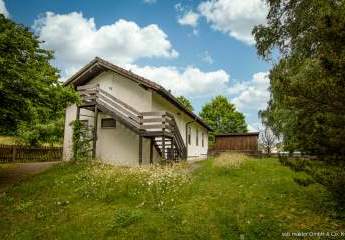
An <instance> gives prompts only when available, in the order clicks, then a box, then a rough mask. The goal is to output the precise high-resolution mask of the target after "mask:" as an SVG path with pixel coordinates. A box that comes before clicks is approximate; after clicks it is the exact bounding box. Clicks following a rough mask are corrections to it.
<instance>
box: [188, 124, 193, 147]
mask: <svg viewBox="0 0 345 240" xmlns="http://www.w3.org/2000/svg"><path fill="white" fill-rule="evenodd" d="M191 135H192V129H191V127H188V128H187V139H188V144H189V145H190V144H191Z"/></svg>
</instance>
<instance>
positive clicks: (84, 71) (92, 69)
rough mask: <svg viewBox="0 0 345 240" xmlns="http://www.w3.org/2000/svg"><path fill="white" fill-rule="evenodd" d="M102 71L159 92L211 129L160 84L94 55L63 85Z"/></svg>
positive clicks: (93, 75)
mask: <svg viewBox="0 0 345 240" xmlns="http://www.w3.org/2000/svg"><path fill="white" fill-rule="evenodd" d="M104 71H113V72H115V73H117V74H119V75H122V76H124V77H126V78H129V79H130V80H132V81H134V82H136V83H138V84H139V85H140V86H142V87H145V88H149V89H152V90H153V91H155V92H157V93H158V94H160V95H161V96H162V97H164V98H165V99H167V100H168V101H169V102H170V103H172V104H173V105H175V106H176V107H177V108H178V109H180V110H181V111H183V112H184V113H186V114H187V115H188V116H190V117H191V118H193V119H194V120H195V121H196V122H198V123H199V124H201V125H202V126H204V127H205V128H206V129H208V130H209V131H212V128H211V127H210V126H208V125H207V124H206V123H205V122H204V121H203V120H202V119H201V118H200V117H199V116H197V115H196V114H195V113H193V112H191V111H189V110H188V109H187V108H186V107H184V106H183V105H182V104H181V103H180V102H179V101H178V100H177V99H176V97H174V96H173V95H172V94H171V93H170V91H168V90H166V89H165V88H164V87H162V86H161V85H159V84H157V83H155V82H153V81H151V80H148V79H146V78H143V77H141V76H139V75H137V74H135V73H132V72H131V71H128V70H126V69H123V68H121V67H119V66H116V65H114V64H112V63H110V62H108V61H105V60H103V59H101V58H99V57H96V58H95V59H93V60H92V61H91V62H89V63H88V64H87V65H85V66H84V67H83V68H81V69H80V70H79V71H78V72H77V73H75V74H74V75H73V76H72V77H70V78H69V79H67V81H65V82H64V85H65V86H66V85H70V84H73V85H74V86H75V87H77V86H81V85H84V84H85V83H87V82H88V81H90V80H91V79H92V78H93V77H95V76H97V75H99V74H100V73H102V72H104Z"/></svg>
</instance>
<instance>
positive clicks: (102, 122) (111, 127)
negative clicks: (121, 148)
mask: <svg viewBox="0 0 345 240" xmlns="http://www.w3.org/2000/svg"><path fill="white" fill-rule="evenodd" d="M109 120H112V121H114V123H115V124H114V126H104V121H109ZM116 125H117V123H116V120H115V119H113V118H102V119H101V128H103V129H114V128H116Z"/></svg>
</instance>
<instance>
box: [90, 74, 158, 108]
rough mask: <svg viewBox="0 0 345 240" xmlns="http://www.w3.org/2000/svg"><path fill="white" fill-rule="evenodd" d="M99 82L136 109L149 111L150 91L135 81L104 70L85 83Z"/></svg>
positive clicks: (103, 87) (102, 86) (106, 89)
mask: <svg viewBox="0 0 345 240" xmlns="http://www.w3.org/2000/svg"><path fill="white" fill-rule="evenodd" d="M97 83H98V84H99V85H100V87H101V88H102V89H103V90H105V91H107V92H109V93H111V94H112V95H113V96H115V97H116V98H118V99H120V100H122V101H123V102H125V103H127V104H128V105H130V106H132V107H134V108H135V109H136V110H138V111H141V112H145V111H150V109H151V101H152V97H151V96H152V92H151V90H146V89H144V88H142V87H140V86H139V85H138V84H137V83H136V82H134V81H132V80H130V79H127V78H125V77H123V76H121V75H119V74H116V73H113V72H110V71H108V72H104V73H102V74H100V75H98V76H97V77H95V78H94V79H92V80H91V81H90V82H89V83H87V84H97Z"/></svg>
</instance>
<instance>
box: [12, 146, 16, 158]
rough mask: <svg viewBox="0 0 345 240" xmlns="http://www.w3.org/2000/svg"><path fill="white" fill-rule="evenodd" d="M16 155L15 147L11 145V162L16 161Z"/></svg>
mask: <svg viewBox="0 0 345 240" xmlns="http://www.w3.org/2000/svg"><path fill="white" fill-rule="evenodd" d="M16 153H17V149H16V145H13V146H12V162H15V161H16Z"/></svg>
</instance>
